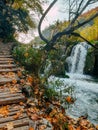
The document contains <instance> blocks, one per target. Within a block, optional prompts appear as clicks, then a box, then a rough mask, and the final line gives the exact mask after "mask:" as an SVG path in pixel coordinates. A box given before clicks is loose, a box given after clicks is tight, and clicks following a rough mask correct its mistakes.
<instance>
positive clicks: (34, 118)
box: [31, 114, 41, 121]
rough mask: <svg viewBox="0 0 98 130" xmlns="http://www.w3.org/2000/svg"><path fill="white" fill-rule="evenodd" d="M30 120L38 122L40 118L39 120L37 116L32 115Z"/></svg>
mask: <svg viewBox="0 0 98 130" xmlns="http://www.w3.org/2000/svg"><path fill="white" fill-rule="evenodd" d="M31 119H32V120H33V121H37V120H39V119H41V118H40V117H39V116H38V115H37V114H32V116H31Z"/></svg>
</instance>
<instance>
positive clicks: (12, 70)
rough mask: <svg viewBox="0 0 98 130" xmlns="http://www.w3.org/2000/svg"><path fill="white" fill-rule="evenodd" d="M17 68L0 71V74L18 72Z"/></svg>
mask: <svg viewBox="0 0 98 130" xmlns="http://www.w3.org/2000/svg"><path fill="white" fill-rule="evenodd" d="M19 70H20V69H19V68H12V69H0V72H16V71H19Z"/></svg>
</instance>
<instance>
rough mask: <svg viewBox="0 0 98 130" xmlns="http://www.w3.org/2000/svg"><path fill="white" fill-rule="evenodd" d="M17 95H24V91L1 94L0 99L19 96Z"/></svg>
mask: <svg viewBox="0 0 98 130" xmlns="http://www.w3.org/2000/svg"><path fill="white" fill-rule="evenodd" d="M17 96H23V95H22V93H9V94H3V93H2V95H0V99H1V98H3V99H5V98H11V97H17Z"/></svg>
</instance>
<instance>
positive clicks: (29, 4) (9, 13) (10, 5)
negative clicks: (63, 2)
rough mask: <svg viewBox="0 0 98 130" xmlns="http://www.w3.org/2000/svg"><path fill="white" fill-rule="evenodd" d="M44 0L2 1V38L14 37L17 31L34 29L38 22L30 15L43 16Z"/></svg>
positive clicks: (0, 4)
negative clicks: (30, 13) (30, 12)
mask: <svg viewBox="0 0 98 130" xmlns="http://www.w3.org/2000/svg"><path fill="white" fill-rule="evenodd" d="M43 2H44V0H29V1H28V0H0V38H7V37H10V36H13V34H14V33H15V31H16V30H17V31H19V32H21V31H27V30H28V29H29V28H30V27H32V28H34V27H35V26H36V22H35V20H34V19H32V18H31V16H30V15H29V11H31V10H32V13H33V14H35V13H38V14H42V12H43V9H42V3H43Z"/></svg>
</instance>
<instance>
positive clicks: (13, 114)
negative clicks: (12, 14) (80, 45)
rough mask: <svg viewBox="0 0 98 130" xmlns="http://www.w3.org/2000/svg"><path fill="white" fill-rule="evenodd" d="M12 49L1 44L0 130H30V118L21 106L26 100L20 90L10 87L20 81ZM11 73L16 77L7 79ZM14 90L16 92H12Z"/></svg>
mask: <svg viewBox="0 0 98 130" xmlns="http://www.w3.org/2000/svg"><path fill="white" fill-rule="evenodd" d="M11 47H12V45H10V44H8V45H7V44H3V43H0V112H1V113H0V130H1V129H2V130H3V129H8V127H13V128H12V129H13V130H29V118H28V116H27V114H26V110H25V107H24V105H22V104H21V102H25V101H26V98H25V96H24V95H23V94H22V92H21V90H20V89H19V88H15V86H8V83H11V82H12V81H13V80H16V81H18V80H19V77H18V76H17V71H19V68H18V67H17V65H16V64H15V63H14V59H13V57H12V55H11V54H10V51H11ZM9 72H12V73H13V74H14V76H12V77H7V76H6V75H7V73H9ZM12 89H13V90H16V91H13V92H12V91H11V90H12ZM2 111H3V113H2ZM4 114H5V115H4Z"/></svg>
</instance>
